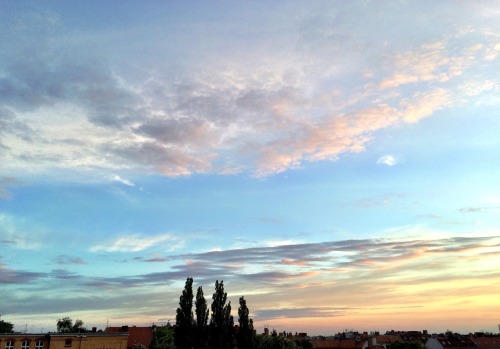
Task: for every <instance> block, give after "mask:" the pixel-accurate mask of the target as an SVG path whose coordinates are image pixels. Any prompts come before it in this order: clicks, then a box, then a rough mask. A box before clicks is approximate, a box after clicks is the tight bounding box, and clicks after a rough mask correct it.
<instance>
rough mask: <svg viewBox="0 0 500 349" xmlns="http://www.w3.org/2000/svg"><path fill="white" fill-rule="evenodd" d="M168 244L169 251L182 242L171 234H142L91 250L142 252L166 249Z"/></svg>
mask: <svg viewBox="0 0 500 349" xmlns="http://www.w3.org/2000/svg"><path fill="white" fill-rule="evenodd" d="M165 242H168V245H169V246H168V248H167V249H168V250H172V249H175V248H176V246H178V244H179V243H181V241H180V240H179V239H178V238H177V237H175V236H173V235H170V234H163V235H156V236H146V235H140V234H134V235H125V236H121V237H119V238H117V239H115V240H113V241H110V242H109V243H108V244H101V245H96V246H93V247H91V248H90V251H91V252H99V251H105V252H140V251H144V250H146V249H149V248H152V247H154V248H160V249H161V248H165V247H166V245H165Z"/></svg>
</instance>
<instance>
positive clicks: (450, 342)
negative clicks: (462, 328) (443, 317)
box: [436, 337, 477, 348]
mask: <svg viewBox="0 0 500 349" xmlns="http://www.w3.org/2000/svg"><path fill="white" fill-rule="evenodd" d="M436 339H437V340H438V341H439V343H440V344H441V345H442V346H443V348H477V345H476V344H475V343H474V342H473V341H472V340H471V339H470V338H468V337H448V338H436Z"/></svg>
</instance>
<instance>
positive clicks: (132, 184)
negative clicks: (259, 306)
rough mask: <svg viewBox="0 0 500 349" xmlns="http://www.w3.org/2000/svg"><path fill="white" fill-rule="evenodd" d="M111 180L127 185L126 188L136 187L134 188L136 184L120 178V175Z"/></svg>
mask: <svg viewBox="0 0 500 349" xmlns="http://www.w3.org/2000/svg"><path fill="white" fill-rule="evenodd" d="M111 179H112V180H113V181H116V182H120V183H122V184H125V185H126V186H129V187H134V186H135V184H134V183H133V182H132V181H130V180H128V179H123V178H121V177H120V176H118V175H114V176H113V177H112V178H111Z"/></svg>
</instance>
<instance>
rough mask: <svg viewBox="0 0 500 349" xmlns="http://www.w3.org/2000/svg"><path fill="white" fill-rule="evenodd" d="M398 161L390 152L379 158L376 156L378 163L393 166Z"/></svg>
mask: <svg viewBox="0 0 500 349" xmlns="http://www.w3.org/2000/svg"><path fill="white" fill-rule="evenodd" d="M397 163H398V161H397V160H396V158H395V157H394V156H392V155H390V154H388V155H384V156H381V157H380V158H378V160H377V164H379V165H387V166H390V167H392V166H394V165H396V164H397Z"/></svg>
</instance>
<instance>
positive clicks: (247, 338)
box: [238, 297, 254, 349]
mask: <svg viewBox="0 0 500 349" xmlns="http://www.w3.org/2000/svg"><path fill="white" fill-rule="evenodd" d="M249 315H250V310H249V309H248V307H247V301H246V300H245V297H240V307H239V308H238V323H239V325H240V326H239V329H238V349H251V348H253V336H254V331H253V320H252V319H250V318H249Z"/></svg>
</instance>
